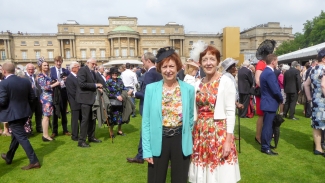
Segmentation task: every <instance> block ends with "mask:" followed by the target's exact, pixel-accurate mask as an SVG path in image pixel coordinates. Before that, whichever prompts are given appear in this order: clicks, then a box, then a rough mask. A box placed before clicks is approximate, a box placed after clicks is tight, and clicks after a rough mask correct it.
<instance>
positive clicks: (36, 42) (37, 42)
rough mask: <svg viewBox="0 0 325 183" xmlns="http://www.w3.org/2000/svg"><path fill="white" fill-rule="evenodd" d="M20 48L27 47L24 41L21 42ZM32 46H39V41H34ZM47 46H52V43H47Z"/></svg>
mask: <svg viewBox="0 0 325 183" xmlns="http://www.w3.org/2000/svg"><path fill="white" fill-rule="evenodd" d="M20 46H27V43H26V41H21V42H20ZM34 46H40V43H39V41H34ZM47 46H53V43H52V41H47Z"/></svg>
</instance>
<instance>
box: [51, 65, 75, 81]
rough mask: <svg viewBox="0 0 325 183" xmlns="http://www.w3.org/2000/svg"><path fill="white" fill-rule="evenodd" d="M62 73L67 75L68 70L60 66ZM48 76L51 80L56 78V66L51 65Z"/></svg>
mask: <svg viewBox="0 0 325 183" xmlns="http://www.w3.org/2000/svg"><path fill="white" fill-rule="evenodd" d="M62 73H64V74H65V75H66V76H69V74H70V71H68V70H67V69H65V68H62ZM50 77H51V79H52V80H58V74H57V72H56V67H51V74H50Z"/></svg>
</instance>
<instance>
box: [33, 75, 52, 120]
mask: <svg viewBox="0 0 325 183" xmlns="http://www.w3.org/2000/svg"><path fill="white" fill-rule="evenodd" d="M37 81H38V83H39V85H40V87H41V90H42V94H41V96H40V99H41V103H42V110H43V116H52V114H53V89H52V88H51V86H50V85H51V81H52V80H51V78H50V77H49V76H47V75H44V74H43V73H40V74H39V75H38V79H37Z"/></svg>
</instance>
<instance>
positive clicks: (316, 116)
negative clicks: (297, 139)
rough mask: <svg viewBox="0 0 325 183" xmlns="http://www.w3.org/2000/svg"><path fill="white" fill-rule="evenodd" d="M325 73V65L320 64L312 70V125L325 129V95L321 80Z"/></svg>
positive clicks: (315, 127)
mask: <svg viewBox="0 0 325 183" xmlns="http://www.w3.org/2000/svg"><path fill="white" fill-rule="evenodd" d="M324 74H325V66H324V65H318V66H316V67H315V68H314V69H312V70H311V71H310V75H309V77H310V80H311V88H312V102H313V108H312V114H311V127H312V128H314V129H322V130H324V129H325V114H324V113H325V96H324V95H323V92H322V87H321V82H322V78H323V77H324Z"/></svg>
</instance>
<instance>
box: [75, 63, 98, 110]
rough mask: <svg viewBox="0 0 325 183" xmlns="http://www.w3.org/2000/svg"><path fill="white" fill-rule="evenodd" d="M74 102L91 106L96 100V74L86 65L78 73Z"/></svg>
mask: <svg viewBox="0 0 325 183" xmlns="http://www.w3.org/2000/svg"><path fill="white" fill-rule="evenodd" d="M77 78H78V84H79V87H78V88H77V92H76V99H77V100H76V101H77V102H78V103H81V104H87V105H93V104H94V102H95V98H96V74H95V73H94V71H91V70H90V69H89V67H88V66H87V65H86V66H84V67H81V68H80V69H79V71H78V75H77Z"/></svg>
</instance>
